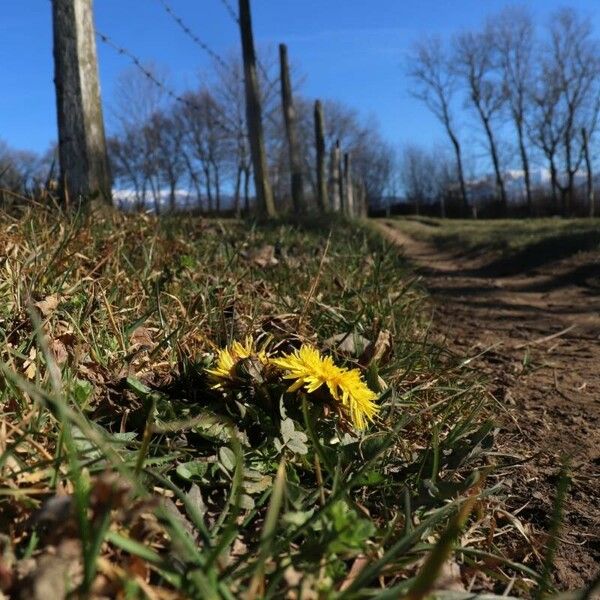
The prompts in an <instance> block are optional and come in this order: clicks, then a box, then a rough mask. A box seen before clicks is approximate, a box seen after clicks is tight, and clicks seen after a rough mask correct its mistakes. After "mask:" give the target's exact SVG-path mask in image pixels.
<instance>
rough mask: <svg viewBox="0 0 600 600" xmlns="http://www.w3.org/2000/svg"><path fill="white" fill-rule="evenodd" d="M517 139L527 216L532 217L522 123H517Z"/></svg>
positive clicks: (529, 179)
mask: <svg viewBox="0 0 600 600" xmlns="http://www.w3.org/2000/svg"><path fill="white" fill-rule="evenodd" d="M517 137H518V140H519V153H520V155H521V164H522V165H523V178H524V179H525V197H526V198H527V214H528V215H529V216H530V217H533V199H532V196H531V175H530V173H529V159H528V158H527V150H526V149H525V136H524V134H523V123H522V122H520V121H517Z"/></svg>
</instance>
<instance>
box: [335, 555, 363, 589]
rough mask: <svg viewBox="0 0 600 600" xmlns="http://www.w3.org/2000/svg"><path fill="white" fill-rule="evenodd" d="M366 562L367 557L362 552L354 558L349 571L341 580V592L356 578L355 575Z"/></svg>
mask: <svg viewBox="0 0 600 600" xmlns="http://www.w3.org/2000/svg"><path fill="white" fill-rule="evenodd" d="M368 562H369V559H368V558H367V557H366V556H364V555H362V554H361V555H360V556H357V557H356V558H355V559H354V562H353V563H352V566H351V567H350V571H348V575H346V578H345V579H344V581H342V585H340V591H341V592H343V591H344V590H345V589H346V588H348V587H350V585H351V583H352V582H353V581H354V580H355V579H356V576H357V575H358V574H359V573H360V572H361V571H362V570H363V569H364V568H365V567H366V566H367V564H368Z"/></svg>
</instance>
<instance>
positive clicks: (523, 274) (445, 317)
mask: <svg viewBox="0 0 600 600" xmlns="http://www.w3.org/2000/svg"><path fill="white" fill-rule="evenodd" d="M377 227H378V228H379V229H380V230H381V231H382V232H383V233H384V235H385V236H386V237H387V238H388V239H390V240H392V241H393V242H394V243H396V244H398V245H399V246H401V247H402V249H403V251H404V252H405V254H406V255H407V257H408V258H409V259H410V260H411V261H412V262H413V263H414V264H415V266H416V269H417V272H419V273H420V274H421V275H422V276H423V278H424V283H425V285H426V287H427V288H428V289H429V291H430V293H431V296H432V299H433V306H434V326H436V327H437V331H438V332H440V333H441V334H443V335H444V336H445V337H446V340H447V343H448V344H449V345H450V347H451V348H452V349H453V350H454V351H456V352H457V353H459V354H461V355H464V356H477V355H480V356H478V358H476V359H475V361H474V363H473V364H474V365H476V367H477V368H480V369H482V370H483V371H484V372H485V373H486V376H487V380H488V381H489V389H490V392H491V393H492V395H493V396H494V397H495V398H496V399H497V400H498V405H499V407H500V409H499V417H498V419H499V425H500V427H501V430H500V434H499V436H498V443H499V449H500V451H501V453H502V454H504V455H505V457H504V463H503V464H502V466H501V467H500V470H501V472H502V474H503V476H504V477H505V480H506V481H507V483H508V485H509V486H510V489H511V495H510V497H509V499H508V504H509V506H510V509H511V510H512V511H513V513H514V512H516V513H517V515H518V518H519V519H520V520H521V521H522V522H524V523H525V524H526V528H527V531H528V532H529V534H530V535H531V537H532V538H533V539H538V540H539V541H540V552H543V548H542V546H543V541H544V532H545V531H547V528H548V525H549V520H550V515H551V514H552V507H553V500H554V496H555V490H556V483H557V479H558V473H559V471H560V466H561V461H562V460H563V457H565V456H567V457H568V458H569V461H570V477H571V485H570V488H569V497H568V501H567V503H566V506H565V514H564V523H563V526H562V529H561V533H560V545H559V548H558V552H557V556H556V560H555V573H554V577H555V583H556V585H557V587H559V588H560V589H563V590H573V589H577V588H581V587H582V586H584V585H585V584H588V583H589V582H590V581H591V580H592V579H593V578H594V577H595V575H596V574H597V571H598V569H599V565H600V253H599V252H597V251H596V252H581V253H577V254H573V255H572V256H569V257H568V258H564V259H561V260H552V259H549V260H544V256H541V257H537V260H535V261H523V265H520V264H514V262H513V263H511V262H510V261H506V260H503V259H502V257H500V256H497V255H494V254H492V253H483V254H475V255H474V254H469V255H467V254H465V253H464V252H462V251H461V250H460V249H454V250H452V249H450V250H449V249H444V250H441V249H440V248H438V247H436V246H435V245H434V244H433V243H431V242H427V241H423V240H421V239H415V238H413V237H409V236H407V235H406V234H405V233H403V232H402V231H400V230H399V229H398V228H397V227H396V226H394V224H393V222H385V221H380V222H378V224H377ZM422 227H423V228H425V229H426V228H427V227H428V226H427V225H422ZM531 262H534V263H535V264H536V265H537V266H536V268H535V269H528V268H527V267H526V266H525V265H527V264H531ZM502 265H503V267H502V268H499V266H502ZM515 551H516V552H518V550H517V549H515ZM516 558H519V557H516Z"/></svg>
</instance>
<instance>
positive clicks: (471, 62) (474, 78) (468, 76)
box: [453, 31, 507, 211]
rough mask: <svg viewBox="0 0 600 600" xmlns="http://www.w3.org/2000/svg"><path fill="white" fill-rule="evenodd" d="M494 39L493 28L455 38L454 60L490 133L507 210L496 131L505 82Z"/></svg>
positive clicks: (498, 183) (502, 201)
mask: <svg viewBox="0 0 600 600" xmlns="http://www.w3.org/2000/svg"><path fill="white" fill-rule="evenodd" d="M493 49H494V46H493V39H492V37H491V35H490V34H489V32H487V31H484V32H481V33H473V32H465V33H462V34H460V35H459V36H458V37H457V38H456V39H455V41H454V59H453V64H454V67H455V69H456V72H457V73H458V74H459V76H460V77H461V78H462V80H463V82H464V84H465V86H466V88H467V93H468V98H469V101H470V103H471V104H472V105H473V107H474V109H475V111H476V112H477V115H478V116H479V118H480V119H481V124H482V125H483V129H484V131H485V135H486V137H487V142H488V146H489V151H490V156H491V159H492V165H493V167H494V174H495V177H496V190H497V194H498V199H499V201H500V204H501V207H502V210H503V211H506V207H507V202H506V189H505V186H504V178H503V176H502V168H501V165H500V157H499V154H498V144H497V141H496V136H495V134H494V129H493V126H494V123H493V121H494V119H495V117H496V116H497V115H498V114H499V112H500V110H501V108H502V105H503V103H504V95H503V93H502V86H501V85H499V83H498V81H496V80H495V79H494V55H493Z"/></svg>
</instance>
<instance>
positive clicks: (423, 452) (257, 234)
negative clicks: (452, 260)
mask: <svg viewBox="0 0 600 600" xmlns="http://www.w3.org/2000/svg"><path fill="white" fill-rule="evenodd" d="M0 231H1V232H2V233H1V234H0V255H1V256H2V257H3V258H2V259H1V262H0V269H1V273H2V275H1V279H0V334H1V335H2V343H1V346H0V349H1V360H2V363H1V369H2V371H1V375H0V394H1V395H0V398H1V402H2V418H1V419H2V422H1V424H0V449H1V451H2V452H1V455H0V456H1V458H0V467H1V472H0V475H1V477H2V487H1V489H0V523H1V525H2V531H3V532H4V534H5V535H4V537H3V544H4V546H3V547H4V548H5V550H4V556H5V557H6V558H4V559H3V561H4V562H3V563H2V569H1V570H0V588H1V589H2V590H3V591H4V592H5V593H6V594H7V595H10V596H11V597H19V595H24V594H28V595H29V597H35V598H37V597H40V598H41V597H43V596H42V595H39V594H40V593H41V592H36V591H35V590H39V589H46V590H47V589H52V590H53V592H52V593H53V594H54V596H53V597H55V598H61V597H66V595H67V592H68V590H67V588H68V587H70V588H71V589H76V590H78V593H80V594H82V595H85V594H88V595H91V596H92V597H107V596H108V597H114V596H116V595H117V594H121V596H120V597H127V598H180V597H181V598H187V597H192V598H263V597H264V598H317V597H318V598H381V599H383V598H397V597H400V596H401V595H403V594H411V597H413V598H422V597H425V596H426V595H427V594H428V593H429V592H430V591H431V590H432V589H433V588H442V589H455V590H456V589H459V590H460V589H462V590H463V596H464V597H466V596H467V595H468V594H467V592H466V591H464V590H465V589H466V586H470V587H471V589H473V590H483V591H490V592H497V593H501V592H503V591H505V590H507V589H512V593H515V592H516V593H518V594H525V595H527V594H528V593H529V590H530V589H531V588H532V586H534V585H535V582H536V581H537V575H536V570H537V569H538V566H539V562H538V558H536V555H535V553H533V554H532V552H531V551H530V550H529V549H527V548H525V547H523V548H522V549H521V551H519V552H518V553H516V552H513V553H512V554H511V555H508V554H507V553H506V551H505V549H504V548H505V544H504V540H505V539H506V537H507V536H508V535H509V532H510V531H512V530H513V529H514V521H512V520H511V518H510V516H507V515H506V513H503V512H502V511H501V507H502V502H501V498H500V497H501V489H500V488H498V487H497V486H496V487H494V485H495V483H496V482H495V479H494V478H493V476H488V472H489V468H490V464H491V462H492V460H493V459H492V457H491V456H490V455H489V453H488V451H489V449H490V448H491V446H492V444H493V427H492V425H491V424H490V423H489V422H487V421H485V419H484V414H485V409H486V396H485V393H484V392H483V388H482V386H481V385H480V384H479V382H478V378H477V374H476V373H472V372H469V371H468V370H467V369H466V367H464V366H461V365H460V364H459V363H457V361H455V360H454V359H453V358H452V357H450V356H448V354H447V353H446V352H445V351H444V349H443V348H440V347H439V346H437V345H436V344H435V343H433V342H431V341H430V340H429V337H428V325H429V324H428V318H427V309H426V303H425V301H424V296H423V293H422V292H421V291H420V290H418V289H415V287H414V285H413V284H412V283H411V282H412V281H413V278H412V275H411V273H410V271H409V270H408V269H407V267H406V265H405V264H404V263H403V262H402V260H401V258H400V257H399V256H398V254H397V253H396V251H395V250H394V248H392V247H390V246H388V245H387V244H386V243H385V242H383V241H382V240H381V239H380V238H379V237H377V236H376V235H375V234H373V233H372V232H370V231H369V230H367V229H362V228H360V227H358V226H356V225H353V226H350V225H347V224H345V223H343V222H321V223H316V224H315V223H311V224H309V223H306V224H296V225H290V224H288V223H284V222H279V223H275V224H271V225H268V226H260V227H259V226H256V225H254V224H245V223H226V222H218V221H205V220H202V219H181V220H173V221H170V220H167V219H165V220H162V221H157V220H155V219H153V218H150V217H141V216H129V217H126V216H123V215H117V214H104V213H100V212H98V213H95V214H92V215H88V217H86V218H85V219H84V218H74V217H60V216H56V215H54V214H52V213H50V212H45V211H44V210H43V209H37V210H36V211H35V212H25V213H24V214H20V215H12V216H10V215H0ZM249 337H250V338H251V339H249ZM235 341H238V342H241V346H240V345H233V344H234V342H235ZM302 346H304V348H305V349H306V348H309V349H310V350H311V351H312V352H313V353H316V354H317V357H318V359H315V362H314V364H310V365H308V364H304V365H303V368H305V369H306V370H307V371H310V373H308V374H305V375H304V377H305V378H304V379H302V377H301V375H298V374H296V375H294V372H293V371H291V370H290V368H285V367H282V366H281V364H282V363H284V362H285V361H286V360H287V361H293V360H299V358H298V356H299V355H296V354H294V352H295V351H296V350H297V349H299V348H300V347H302ZM224 348H225V349H226V351H225V352H224V351H223V349H224ZM240 348H242V349H240ZM325 356H330V357H332V359H333V363H335V364H334V365H333V366H332V364H333V363H329V362H327V361H326V360H325V359H324V357H325ZM228 361H229V362H228ZM311 369H312V371H311ZM344 369H345V370H344ZM354 369H356V371H354ZM207 371H213V374H212V375H211V374H210V373H208V372H207ZM215 371H216V374H215ZM349 373H352V374H353V375H349ZM310 377H313V379H310ZM315 377H316V378H321V379H320V380H319V381H321V383H322V385H321V386H320V387H318V389H315V386H314V385H312V384H314V378H315ZM350 380H351V381H350ZM311 382H312V383H311ZM338 383H339V386H340V387H339V388H336V386H337V385H338ZM290 384H292V387H293V388H295V389H293V390H291V389H290ZM294 384H297V385H294ZM344 385H346V386H347V387H344ZM348 386H350V387H351V388H352V389H351V390H350V395H349V396H346V395H344V394H342V393H341V392H340V393H339V394H337V395H336V390H337V391H338V392H339V391H340V390H347V389H349V387H348ZM367 386H368V387H367ZM359 392H360V393H361V394H363V396H361V398H363V399H364V398H366V397H369V398H371V397H372V398H374V400H373V401H374V404H375V406H376V409H375V413H374V414H372V415H370V416H371V417H372V418H367V419H366V421H367V426H366V428H364V429H359V428H357V425H361V424H362V423H361V422H360V421H359V420H357V418H356V416H355V414H354V413H353V412H352V411H351V410H350V408H352V407H354V408H356V406H357V405H358V404H359V395H360V394H359ZM344 393H345V392H344ZM353 402H354V404H353ZM365 403H366V400H365ZM349 407H350V408H349ZM365 414H366V413H365ZM520 561H523V563H522V564H521V562H520ZM44 586H46V587H45V588H44ZM36 593H37V594H38V595H36ZM441 596H442V595H441V594H440V597H441ZM453 597H462V596H460V592H459V596H453Z"/></svg>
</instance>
